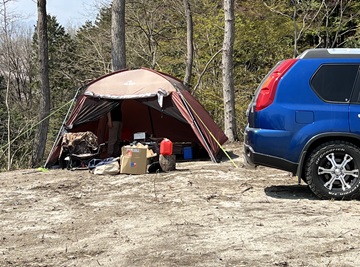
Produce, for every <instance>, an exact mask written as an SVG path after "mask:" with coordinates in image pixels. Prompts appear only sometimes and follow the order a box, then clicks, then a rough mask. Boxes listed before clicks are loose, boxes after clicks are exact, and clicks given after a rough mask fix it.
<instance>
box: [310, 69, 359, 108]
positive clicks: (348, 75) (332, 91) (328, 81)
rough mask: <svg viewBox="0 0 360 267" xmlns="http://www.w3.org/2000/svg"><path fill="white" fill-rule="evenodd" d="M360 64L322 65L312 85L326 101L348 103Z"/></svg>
mask: <svg viewBox="0 0 360 267" xmlns="http://www.w3.org/2000/svg"><path fill="white" fill-rule="evenodd" d="M358 69H359V65H322V66H321V67H320V68H319V69H318V70H317V72H316V73H315V75H314V76H313V78H312V79H311V82H310V83H311V87H312V88H313V90H314V91H315V93H316V94H317V95H318V96H319V97H320V98H322V99H323V100H325V101H331V102H339V103H347V102H349V100H350V96H351V92H352V90H353V87H354V83H355V79H356V75H357V72H358Z"/></svg>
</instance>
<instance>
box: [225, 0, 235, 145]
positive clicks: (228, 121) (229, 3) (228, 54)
mask: <svg viewBox="0 0 360 267" xmlns="http://www.w3.org/2000/svg"><path fill="white" fill-rule="evenodd" d="M224 16H225V17H224V18H225V30H224V42H223V53H222V65H223V74H222V77H223V93H224V124H225V126H224V127H225V129H224V130H225V134H226V135H227V137H228V139H229V141H230V142H233V141H235V140H237V139H238V137H237V133H236V118H235V89H234V74H233V65H234V64H233V46H234V38H235V37H234V35H235V20H234V0H224Z"/></svg>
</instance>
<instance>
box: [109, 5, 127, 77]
mask: <svg viewBox="0 0 360 267" xmlns="http://www.w3.org/2000/svg"><path fill="white" fill-rule="evenodd" d="M111 41H112V49H111V62H112V69H113V71H115V70H121V69H125V68H126V47H125V0H113V1H112V12H111Z"/></svg>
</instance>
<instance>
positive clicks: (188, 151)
mask: <svg viewBox="0 0 360 267" xmlns="http://www.w3.org/2000/svg"><path fill="white" fill-rule="evenodd" d="M192 158H193V154H192V148H191V146H189V147H184V159H192Z"/></svg>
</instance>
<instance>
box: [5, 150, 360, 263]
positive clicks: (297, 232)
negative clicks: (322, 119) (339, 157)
mask: <svg viewBox="0 0 360 267" xmlns="http://www.w3.org/2000/svg"><path fill="white" fill-rule="evenodd" d="M226 149H227V151H228V152H229V153H230V154H231V155H232V158H233V160H234V162H235V163H236V165H237V166H239V167H238V168H236V167H235V166H234V165H233V164H232V163H231V161H229V160H226V159H224V161H222V162H221V163H220V164H216V163H212V162H210V161H193V162H178V163H177V165H176V168H177V170H176V171H172V172H167V173H158V174H146V175H137V176H136V175H124V174H122V175H115V176H99V175H94V174H91V173H89V172H88V171H67V170H51V171H48V172H39V171H37V170H19V171H14V172H8V173H1V174H0V229H1V231H0V266H206V267H211V266H359V265H360V254H359V251H360V238H359V235H360V231H359V225H360V212H359V211H360V207H359V203H358V201H357V200H353V201H324V200H318V199H316V198H315V197H314V196H313V195H312V193H311V192H310V191H309V189H308V188H307V186H306V185H298V184H297V179H296V178H295V177H290V176H289V174H288V173H286V172H282V171H278V170H273V169H269V168H263V167H261V168H257V169H255V170H253V169H247V168H244V167H243V166H242V165H243V160H242V157H241V145H240V144H238V145H235V146H234V145H232V146H227V147H226Z"/></svg>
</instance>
